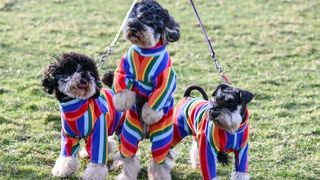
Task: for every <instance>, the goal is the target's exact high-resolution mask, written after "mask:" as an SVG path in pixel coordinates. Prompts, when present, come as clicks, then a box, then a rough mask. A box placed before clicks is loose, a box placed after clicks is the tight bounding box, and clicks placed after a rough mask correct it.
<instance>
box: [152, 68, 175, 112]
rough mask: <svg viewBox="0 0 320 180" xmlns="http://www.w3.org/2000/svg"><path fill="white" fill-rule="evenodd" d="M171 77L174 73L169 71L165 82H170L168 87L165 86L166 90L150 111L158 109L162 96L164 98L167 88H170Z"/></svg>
mask: <svg viewBox="0 0 320 180" xmlns="http://www.w3.org/2000/svg"><path fill="white" fill-rule="evenodd" d="M173 77H174V73H173V71H172V69H171V71H170V74H169V80H168V81H167V82H170V83H168V84H169V86H167V88H166V89H165V90H164V92H163V93H162V94H161V95H160V98H159V100H158V101H157V102H156V103H155V105H154V106H153V107H152V109H158V108H159V107H158V106H159V105H160V104H161V102H162V101H163V98H164V96H166V94H167V93H168V91H169V88H170V85H171V81H172V79H173Z"/></svg>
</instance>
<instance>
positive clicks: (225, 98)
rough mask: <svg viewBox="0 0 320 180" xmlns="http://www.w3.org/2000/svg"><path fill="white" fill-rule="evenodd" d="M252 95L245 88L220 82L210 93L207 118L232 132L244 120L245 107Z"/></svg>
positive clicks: (235, 130)
mask: <svg viewBox="0 0 320 180" xmlns="http://www.w3.org/2000/svg"><path fill="white" fill-rule="evenodd" d="M253 97H254V95H253V94H252V93H251V92H249V91H246V90H242V89H239V88H234V87H231V86H229V85H226V84H221V85H219V86H218V87H217V89H216V90H215V91H214V93H213V94H212V98H211V99H210V104H211V106H212V107H211V108H210V110H209V118H210V120H212V121H213V122H214V123H215V125H217V126H218V127H220V128H222V129H225V130H226V131H228V132H230V133H232V134H234V133H236V132H237V130H238V129H239V127H240V124H241V122H242V121H243V120H244V116H245V108H246V106H247V104H248V103H249V102H250V101H251V100H252V98H253Z"/></svg>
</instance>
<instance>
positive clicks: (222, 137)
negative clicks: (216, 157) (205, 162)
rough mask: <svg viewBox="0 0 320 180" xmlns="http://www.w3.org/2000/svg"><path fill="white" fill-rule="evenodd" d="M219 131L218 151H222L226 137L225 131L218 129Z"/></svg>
mask: <svg viewBox="0 0 320 180" xmlns="http://www.w3.org/2000/svg"><path fill="white" fill-rule="evenodd" d="M218 132H219V139H220V149H219V151H224V150H225V147H226V144H227V138H226V133H225V131H224V130H223V129H220V128H219V130H218Z"/></svg>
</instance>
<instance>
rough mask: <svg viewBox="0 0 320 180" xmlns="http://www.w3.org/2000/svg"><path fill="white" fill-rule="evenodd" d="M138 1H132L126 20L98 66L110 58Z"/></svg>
mask: <svg viewBox="0 0 320 180" xmlns="http://www.w3.org/2000/svg"><path fill="white" fill-rule="evenodd" d="M137 1H138V0H134V1H133V2H132V5H131V7H130V9H129V11H128V12H127V15H126V17H125V18H124V20H123V21H122V24H121V26H120V28H119V30H118V32H117V34H116V35H115V36H114V38H113V40H112V42H111V44H110V46H109V48H108V49H107V50H106V51H105V52H104V53H103V54H102V55H101V57H100V59H99V61H100V62H97V66H98V67H100V66H101V65H102V64H103V63H104V62H105V61H106V60H107V59H108V58H109V56H110V54H111V52H112V51H113V50H114V48H115V47H116V45H117V42H118V41H119V39H120V35H121V32H122V31H123V28H124V26H125V25H126V23H127V20H128V18H129V15H130V13H131V11H132V9H133V7H134V5H135V4H136V3H137Z"/></svg>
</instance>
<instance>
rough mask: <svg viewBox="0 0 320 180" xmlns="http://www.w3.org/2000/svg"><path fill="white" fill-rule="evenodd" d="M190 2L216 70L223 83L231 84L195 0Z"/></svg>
mask: <svg viewBox="0 0 320 180" xmlns="http://www.w3.org/2000/svg"><path fill="white" fill-rule="evenodd" d="M190 3H191V6H192V9H193V11H194V14H195V16H196V18H197V20H198V23H199V25H200V28H201V31H202V33H203V35H204V39H205V42H206V43H207V45H208V48H209V51H210V53H211V58H212V59H213V62H214V64H215V66H216V70H217V72H218V74H219V75H220V77H221V80H222V82H223V83H226V84H231V81H230V79H229V78H228V76H227V75H226V74H225V73H224V72H223V70H222V68H221V66H220V64H219V62H218V58H217V55H216V53H215V52H214V49H213V45H212V43H211V40H210V38H209V36H208V33H207V31H206V29H205V27H204V25H203V23H202V20H201V18H200V15H199V13H198V11H197V8H196V6H195V5H194V2H193V0H190Z"/></svg>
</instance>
